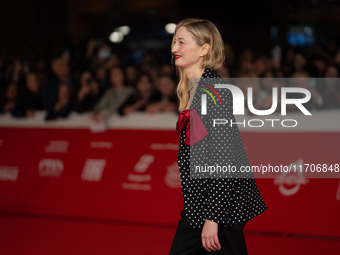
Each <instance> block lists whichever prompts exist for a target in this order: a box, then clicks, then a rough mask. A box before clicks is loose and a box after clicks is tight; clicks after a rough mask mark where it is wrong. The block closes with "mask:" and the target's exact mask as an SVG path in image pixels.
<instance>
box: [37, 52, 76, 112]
mask: <svg viewBox="0 0 340 255" xmlns="http://www.w3.org/2000/svg"><path fill="white" fill-rule="evenodd" d="M52 72H53V74H54V77H53V78H52V79H50V80H48V81H47V83H46V84H44V85H43V87H42V106H43V108H44V109H45V110H47V111H49V110H51V109H52V108H53V107H54V105H55V103H56V101H57V100H58V88H59V85H60V84H61V83H68V84H71V79H70V77H69V72H70V68H69V65H68V62H67V60H66V59H64V58H58V59H56V60H54V61H53V63H52Z"/></svg>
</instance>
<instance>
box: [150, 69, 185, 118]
mask: <svg viewBox="0 0 340 255" xmlns="http://www.w3.org/2000/svg"><path fill="white" fill-rule="evenodd" d="M176 87H177V83H176V79H175V78H174V77H173V76H171V75H169V74H162V75H160V77H159V78H158V82H157V89H158V90H159V92H160V94H161V98H160V99H159V100H158V101H157V102H155V103H152V104H149V105H148V106H147V107H146V111H147V112H148V113H156V112H178V109H177V108H178V99H177V95H176Z"/></svg>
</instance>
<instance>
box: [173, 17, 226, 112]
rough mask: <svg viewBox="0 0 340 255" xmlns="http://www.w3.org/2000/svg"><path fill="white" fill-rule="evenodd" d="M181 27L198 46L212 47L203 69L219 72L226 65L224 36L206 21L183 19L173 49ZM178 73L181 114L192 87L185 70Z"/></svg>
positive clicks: (205, 58) (204, 59)
mask: <svg viewBox="0 0 340 255" xmlns="http://www.w3.org/2000/svg"><path fill="white" fill-rule="evenodd" d="M180 27H185V28H186V29H187V30H188V31H189V32H190V33H191V34H192V35H193V36H194V38H195V41H196V43H197V45H198V46H203V45H204V44H209V45H210V50H209V52H208V53H207V54H206V55H205V56H204V57H203V60H202V63H201V68H203V69H205V68H208V69H211V70H215V71H217V70H219V69H220V68H221V67H222V66H223V65H224V60H225V54H224V43H223V39H222V36H221V34H220V32H219V31H218V29H217V27H216V26H215V24H214V23H212V22H211V21H209V20H206V19H197V18H187V19H183V20H182V21H180V22H179V23H178V24H177V26H176V29H175V33H174V36H173V38H172V44H171V48H172V47H173V45H174V41H175V35H176V32H177V30H178V29H179V28H180ZM173 58H174V56H173V57H172V63H173ZM176 71H177V74H178V75H179V83H178V86H177V96H178V99H179V107H178V110H179V111H180V112H181V111H183V110H184V109H185V107H186V105H187V104H188V102H189V97H190V89H191V87H190V81H189V79H188V77H187V76H186V74H185V73H184V70H183V68H181V67H178V66H177V67H176Z"/></svg>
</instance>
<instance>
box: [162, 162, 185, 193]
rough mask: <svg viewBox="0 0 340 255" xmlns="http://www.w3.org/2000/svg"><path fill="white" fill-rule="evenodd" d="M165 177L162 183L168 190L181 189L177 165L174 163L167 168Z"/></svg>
mask: <svg viewBox="0 0 340 255" xmlns="http://www.w3.org/2000/svg"><path fill="white" fill-rule="evenodd" d="M166 170H167V171H166V175H165V177H164V181H165V183H166V185H168V186H169V187H170V188H174V189H176V188H180V187H181V179H180V175H179V168H178V163H177V162H175V163H173V164H172V165H170V166H168V167H167V169H166Z"/></svg>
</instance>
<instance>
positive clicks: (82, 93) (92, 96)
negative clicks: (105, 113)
mask: <svg viewBox="0 0 340 255" xmlns="http://www.w3.org/2000/svg"><path fill="white" fill-rule="evenodd" d="M101 95H102V93H101V90H100V87H99V83H98V81H97V80H96V79H94V78H93V77H92V74H91V73H90V72H84V73H83V74H82V76H81V81H80V89H79V91H78V93H77V98H76V100H75V104H74V110H76V111H77V112H78V113H83V112H87V111H91V110H93V108H94V106H95V105H96V104H97V103H98V101H99V100H100V98H101Z"/></svg>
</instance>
